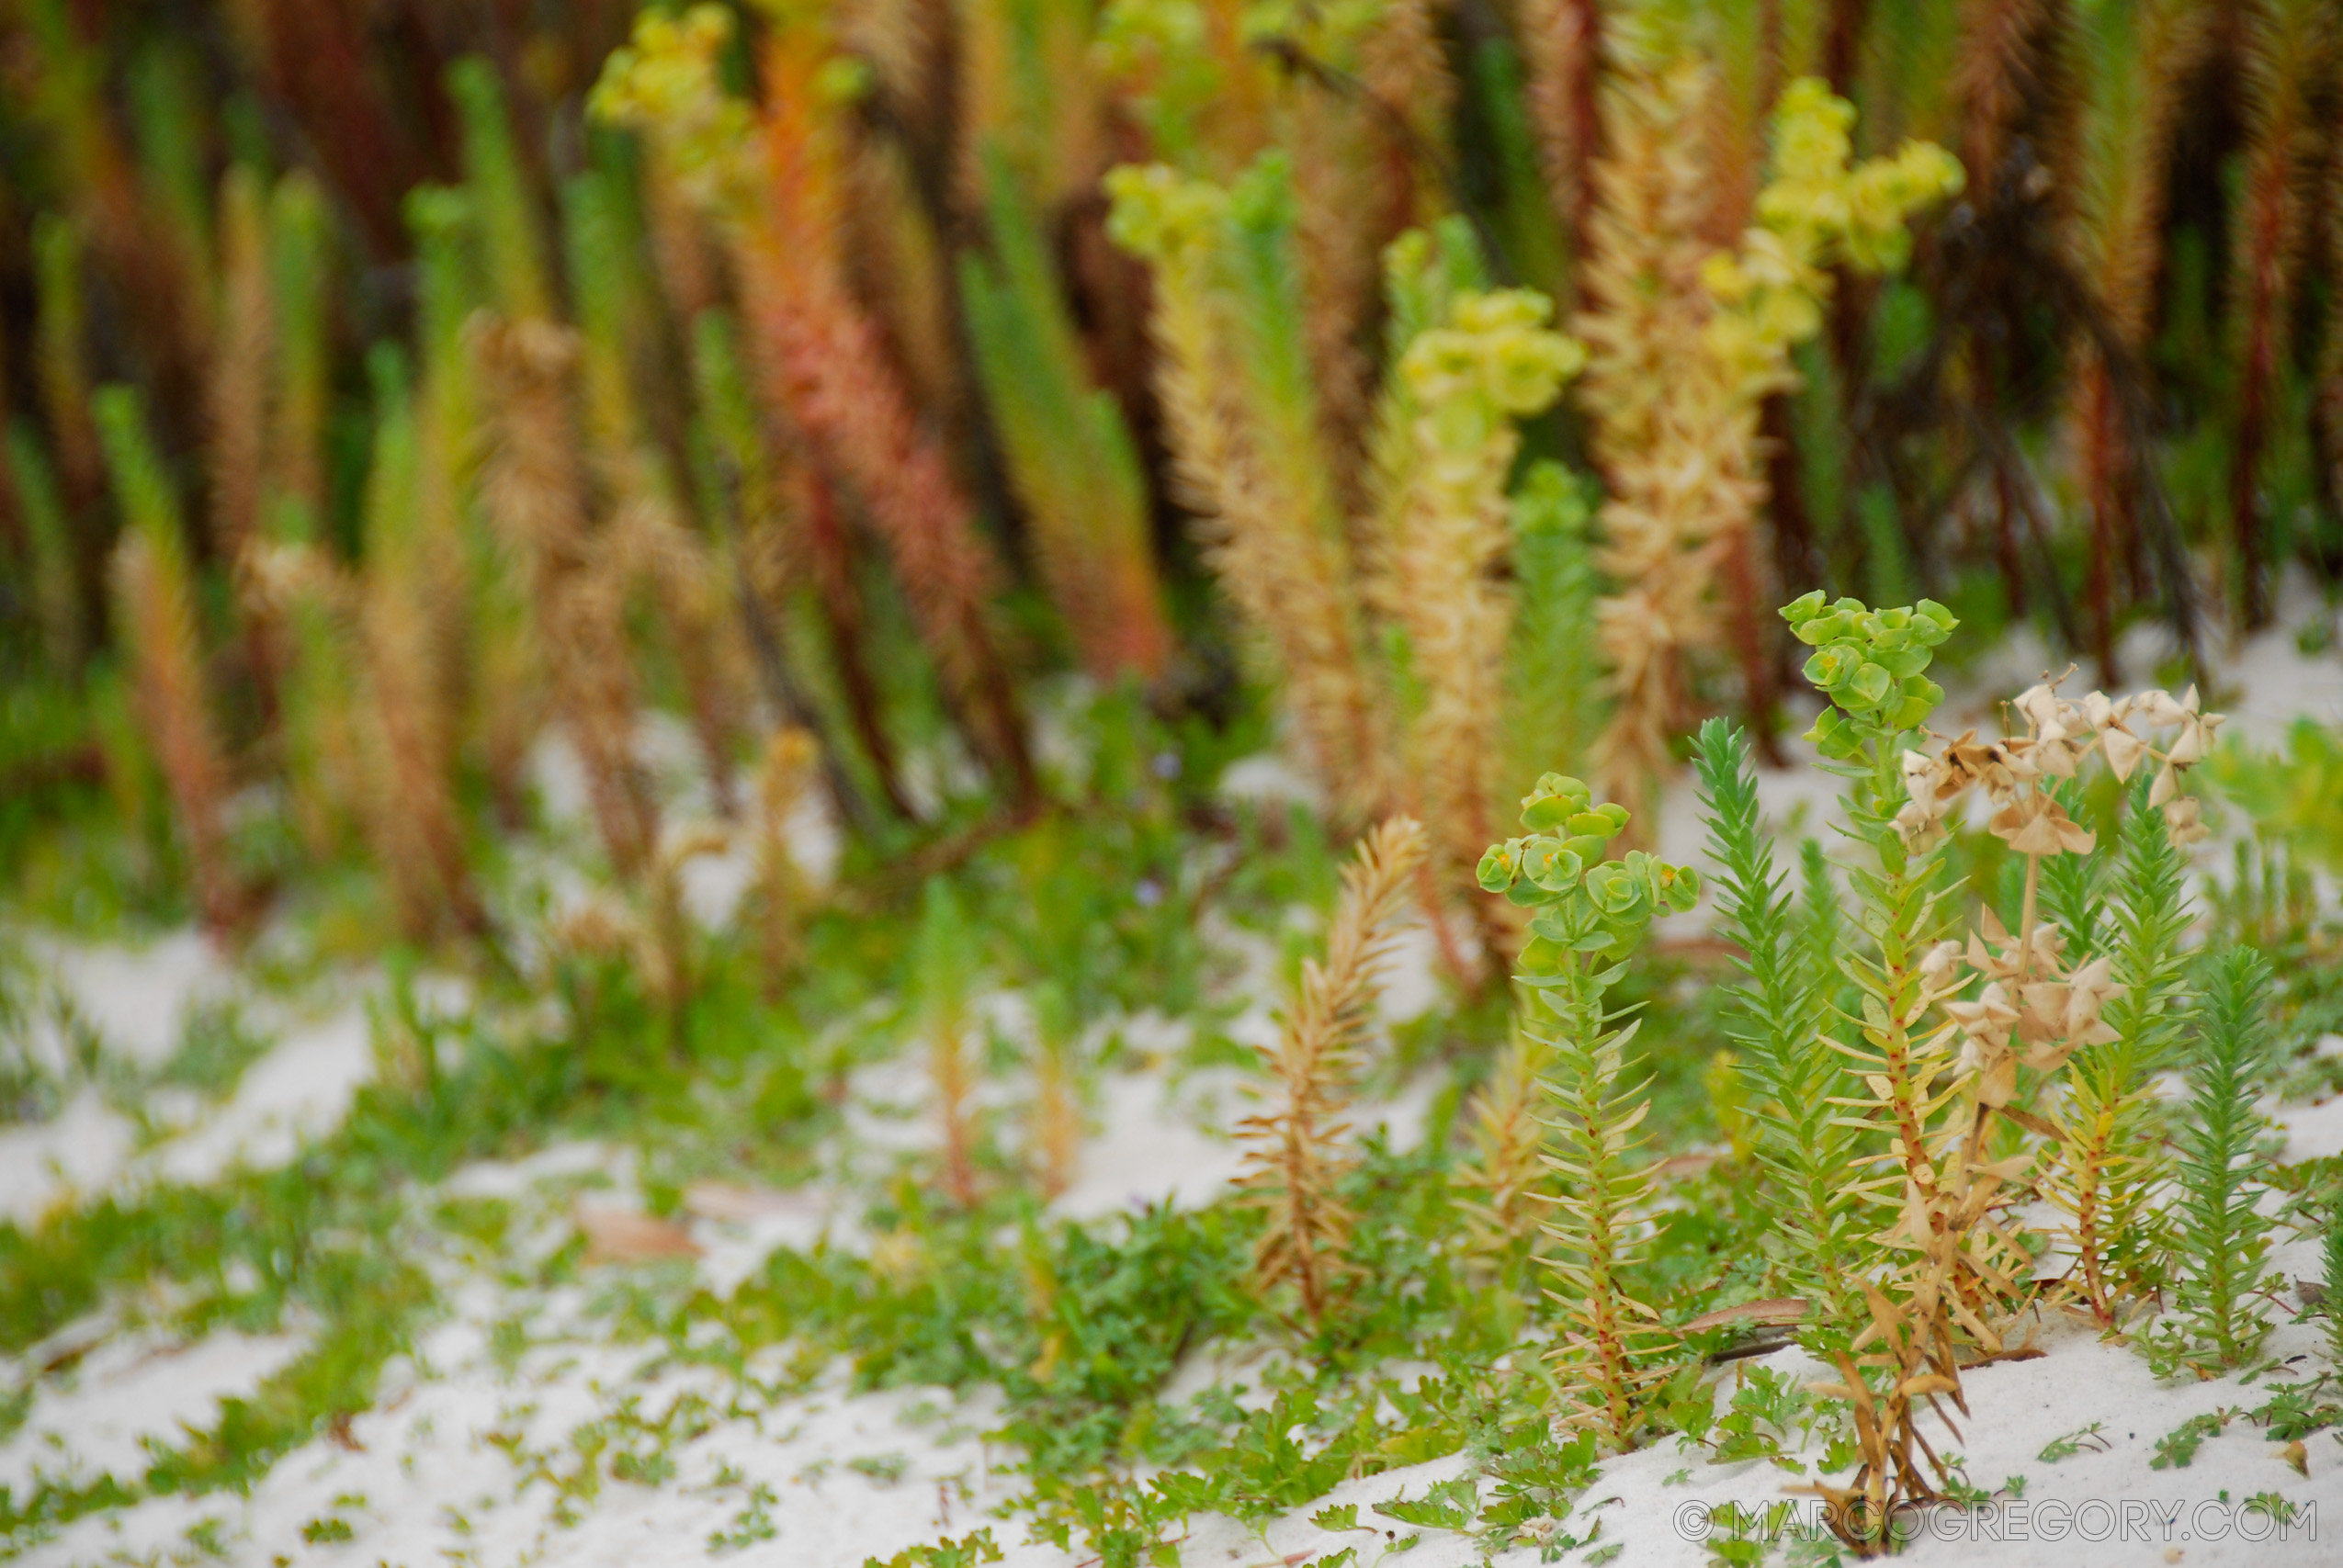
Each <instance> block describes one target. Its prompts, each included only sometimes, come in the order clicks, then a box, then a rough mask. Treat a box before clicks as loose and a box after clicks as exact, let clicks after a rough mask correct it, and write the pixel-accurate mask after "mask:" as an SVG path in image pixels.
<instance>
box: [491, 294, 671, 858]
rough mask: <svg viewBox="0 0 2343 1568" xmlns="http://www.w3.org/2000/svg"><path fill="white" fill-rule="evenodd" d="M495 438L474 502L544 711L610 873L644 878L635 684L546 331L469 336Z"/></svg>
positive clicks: (566, 363) (646, 808)
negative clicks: (545, 687) (544, 699)
mask: <svg viewBox="0 0 2343 1568" xmlns="http://www.w3.org/2000/svg"><path fill="white" fill-rule="evenodd" d="M473 344H474V348H475V351H476V352H477V354H478V355H479V356H480V364H481V371H482V374H483V377H484V379H485V381H486V385H487V389H488V392H489V400H490V403H491V406H492V417H493V423H494V427H495V444H494V446H492V449H491V451H490V453H489V456H488V460H487V465H486V468H485V471H484V474H483V478H482V481H481V494H482V498H483V500H484V501H485V502H486V504H487V508H488V513H489V517H490V520H491V521H492V524H493V525H494V526H495V528H496V530H497V534H498V536H499V540H500V542H501V544H502V545H503V547H504V549H505V550H506V551H508V552H510V553H511V555H512V556H513V557H514V558H515V561H516V562H517V564H518V565H519V567H520V569H521V572H522V575H523V576H524V577H525V578H526V581H527V584H528V592H529V599H530V604H529V613H530V616H531V622H532V624H533V626H534V627H535V629H536V633H537V640H538V645H539V647H540V649H541V650H542V657H543V660H544V664H545V669H546V672H547V676H548V679H549V682H550V685H551V688H552V700H553V705H554V707H555V710H556V711H557V712H558V714H559V715H560V718H561V720H562V723H563V726H564V728H566V730H567V731H568V735H569V739H570V743H571V744H572V746H573V747H575V748H576V749H577V753H578V759H579V761H580V763H581V764H582V765H583V769H584V772H585V777H586V787H587V791H588V794H589V795H590V796H591V798H592V800H593V805H594V819H595V822H596V824H597V825H598V826H599V828H600V829H601V833H602V840H603V844H604V847H605V848H606V850H607V851H608V852H609V854H610V860H611V863H612V864H613V865H614V866H615V867H616V868H617V870H618V872H619V874H621V875H623V876H627V877H628V878H632V877H634V876H635V875H636V874H639V873H640V872H642V871H643V870H645V869H646V868H647V866H648V864H649V861H650V857H651V850H652V847H653V846H654V845H655V844H656V843H657V841H658V837H659V813H658V807H657V805H656V803H655V802H654V801H653V799H652V798H651V785H650V782H649V780H648V779H646V778H645V777H644V776H643V773H642V770H641V768H640V765H639V763H638V762H637V761H636V759H635V755H634V747H633V739H634V720H635V680H634V669H633V664H632V661H631V660H630V658H629V655H628V647H627V638H626V628H625V625H624V612H625V592H624V587H623V584H622V583H620V582H618V581H615V580H614V576H613V574H612V573H610V572H608V571H606V570H600V569H599V568H598V563H597V551H596V549H595V545H594V531H593V525H592V520H591V518H590V516H589V514H588V512H587V502H586V491H585V474H584V470H583V463H582V460H581V457H580V450H579V443H578V431H577V421H576V412H575V410H574V408H573V406H572V403H573V398H574V389H573V386H572V378H573V376H574V372H575V368H576V364H577V345H576V340H575V338H574V337H573V336H572V334H571V333H569V332H567V331H566V330H565V329H563V328H560V327H558V326H555V325H553V324H552V323H550V322H548V321H498V320H495V319H493V318H487V317H483V318H481V320H480V321H478V322H477V323H476V325H475V327H474V328H473Z"/></svg>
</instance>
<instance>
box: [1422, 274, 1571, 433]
mask: <svg viewBox="0 0 2343 1568" xmlns="http://www.w3.org/2000/svg"><path fill="white" fill-rule="evenodd" d="M1553 314H1554V302H1553V301H1552V300H1550V299H1547V298H1546V297H1545V295H1543V294H1539V293H1536V292H1534V291H1533V290H1530V289H1526V288H1500V289H1496V290H1493V291H1490V292H1488V293H1479V294H1466V295H1464V296H1462V297H1460V298H1459V299H1457V300H1456V302H1455V305H1454V308H1453V309H1452V310H1450V311H1449V316H1448V323H1447V324H1446V325H1445V326H1440V327H1432V328H1430V329H1428V330H1427V331H1424V332H1421V333H1417V334H1416V338H1415V341H1414V342H1413V343H1411V344H1409V345H1408V350H1407V353H1406V354H1405V355H1402V356H1401V358H1400V361H1399V374H1400V376H1401V377H1402V378H1404V380H1405V381H1406V383H1407V388H1408V392H1409V396H1410V397H1411V398H1412V399H1413V400H1415V403H1416V405H1417V407H1419V408H1420V409H1422V410H1423V411H1425V415H1426V417H1428V418H1431V419H1432V420H1435V421H1437V422H1438V423H1439V426H1440V428H1439V435H1440V444H1441V445H1442V446H1445V447H1450V448H1460V447H1477V446H1479V445H1480V443H1481V442H1482V441H1484V440H1486V439H1487V437H1488V433H1489V431H1490V430H1492V429H1493V428H1495V427H1496V426H1497V425H1499V424H1500V423H1502V422H1504V421H1506V420H1508V419H1515V418H1520V417H1522V416H1525V415H1528V414H1534V413H1536V412H1539V411H1540V410H1542V409H1544V408H1545V406H1546V405H1547V404H1548V403H1551V402H1552V401H1553V400H1554V399H1555V397H1556V394H1557V393H1558V392H1560V391H1561V389H1562V383H1563V382H1564V381H1566V380H1568V379H1569V378H1571V377H1572V376H1575V375H1577V374H1578V373H1579V367H1581V366H1583V365H1585V364H1586V359H1587V351H1586V348H1585V345H1584V344H1580V343H1579V341H1578V340H1577V339H1576V338H1571V337H1566V336H1564V335H1563V334H1562V333H1557V332H1555V331H1553V330H1552V329H1551V328H1549V327H1548V326H1547V325H1546V324H1545V323H1546V321H1548V320H1549V319H1550V318H1551V317H1552V316H1553Z"/></svg>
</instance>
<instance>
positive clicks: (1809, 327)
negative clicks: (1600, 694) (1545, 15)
mask: <svg viewBox="0 0 2343 1568" xmlns="http://www.w3.org/2000/svg"><path fill="white" fill-rule="evenodd" d="M1718 90H1719V89H1718V86H1717V84H1716V82H1715V77H1714V73H1711V72H1710V71H1708V70H1707V69H1706V68H1705V67H1703V66H1700V65H1698V64H1696V63H1685V62H1680V63H1678V64H1676V65H1674V66H1672V67H1670V68H1667V69H1658V68H1654V67H1651V66H1648V65H1647V66H1643V67H1640V68H1636V69H1634V70H1630V71H1628V72H1626V73H1624V74H1623V76H1622V78H1621V79H1620V80H1619V81H1618V82H1617V83H1616V85H1613V88H1612V89H1611V91H1610V94H1609V96H1608V97H1607V99H1606V103H1605V119H1606V122H1607V124H1608V128H1609V130H1610V141H1611V142H1612V143H1613V148H1612V152H1611V153H1610V154H1609V156H1608V157H1607V158H1606V159H1605V160H1604V162H1603V164H1602V165H1601V167H1600V168H1599V170H1598V174H1597V191H1598V193H1599V196H1600V206H1599V207H1598V209H1597V210H1596V213H1595V217H1594V222H1593V225H1592V228H1593V233H1594V236H1595V240H1596V250H1595V256H1594V258H1593V260H1592V261H1591V262H1590V265H1589V267H1588V270H1587V274H1586V278H1587V285H1588V290H1587V292H1588V299H1589V303H1590V307H1591V309H1590V310H1589V311H1588V313H1587V314H1586V315H1585V316H1584V317H1583V318H1582V319H1581V321H1580V322H1579V332H1580V333H1581V334H1582V335H1584V336H1585V337H1586V338H1587V340H1588V342H1589V344H1590V345H1591V348H1592V350H1593V355H1592V363H1591V365H1590V374H1589V377H1588V378H1587V384H1586V396H1587V400H1588V403H1589V405H1590V408H1591V410H1592V412H1594V413H1595V415H1596V418H1597V431H1596V455H1597V457H1598V459H1599V461H1601V462H1602V465H1603V467H1604V468H1605V470H1606V473H1607V475H1608V477H1609V478H1610V479H1611V481H1612V499H1611V502H1610V504H1609V506H1608V507H1607V508H1606V509H1605V513H1604V521H1605V525H1606V527H1607V528H1608V531H1609V534H1610V539H1609V542H1608V545H1607V547H1606V550H1605V555H1604V559H1603V563H1602V564H1603V565H1604V568H1605V570H1608V571H1609V572H1610V573H1611V575H1612V576H1613V578H1614V579H1616V580H1617V581H1618V583H1619V588H1618V591H1617V592H1615V593H1614V594H1613V596H1612V597H1611V598H1610V599H1608V600H1606V601H1605V603H1604V604H1603V605H1602V611H1601V621H1600V626H1601V636H1602V641H1603V647H1604V650H1605V652H1606V653H1607V654H1608V655H1609V656H1610V660H1611V664H1612V671H1613V673H1612V683H1613V692H1614V694H1615V695H1616V696H1617V698H1618V705H1617V708H1616V710H1615V712H1614V715H1613V722H1612V727H1611V728H1610V730H1609V731H1608V732H1607V733H1606V735H1605V737H1604V739H1603V742H1602V769H1603V774H1604V777H1605V778H1606V780H1608V781H1609V783H1610V784H1611V785H1612V787H1613V789H1614V790H1625V789H1630V788H1636V789H1640V788H1642V787H1644V786H1643V783H1642V781H1644V780H1646V779H1647V778H1649V777H1650V776H1651V775H1652V774H1653V773H1655V772H1656V771H1657V770H1658V768H1659V767H1660V766H1661V765H1662V764H1663V763H1664V761H1665V760H1666V755H1665V745H1666V739H1667V736H1668V732H1669V729H1670V726H1671V725H1672V724H1673V723H1674V722H1675V720H1676V717H1677V716H1678V713H1679V710H1680V709H1681V707H1682V705H1683V704H1684V700H1685V694H1686V689H1687V680H1688V671H1686V669H1685V667H1684V666H1685V661H1686V660H1687V659H1689V658H1690V657H1692V655H1693V654H1695V653H1697V652H1698V651H1699V650H1700V649H1703V648H1705V647H1707V646H1710V645H1713V644H1715V642H1717V641H1718V640H1719V639H1720V637H1729V639H1730V641H1731V642H1732V644H1733V645H1734V648H1735V650H1736V652H1737V656H1738V658H1739V660H1740V662H1741V664H1742V667H1743V673H1744V679H1745V680H1746V681H1747V682H1748V684H1749V692H1750V695H1751V701H1752V706H1753V707H1755V708H1757V709H1760V710H1762V708H1763V707H1764V705H1765V703H1764V696H1765V693H1766V690H1767V681H1768V676H1767V672H1766V667H1765V658H1766V655H1765V649H1764V638H1763V637H1762V635H1761V629H1760V626H1759V624H1758V621H1757V618H1756V614H1755V610H1754V607H1753V606H1752V605H1751V604H1747V603H1744V602H1738V601H1737V602H1734V603H1728V604H1725V605H1724V606H1722V611H1723V614H1722V615H1720V614H1719V608H1720V607H1719V606H1716V605H1715V604H1711V603H1710V590H1711V585H1712V583H1713V582H1715V581H1716V580H1718V578H1719V577H1720V575H1722V576H1725V577H1726V578H1728V579H1729V580H1730V581H1734V582H1736V583H1738V584H1741V585H1743V587H1742V589H1741V590H1740V598H1741V600H1746V597H1747V592H1746V587H1747V585H1748V584H1749V583H1752V582H1753V581H1755V579H1754V577H1753V575H1752V572H1751V570H1750V563H1749V558H1748V556H1747V553H1746V551H1747V540H1748V536H1749V531H1750V529H1751V528H1752V526H1753V525H1754V521H1755V517H1756V513H1757V510H1758V508H1759V507H1760V505H1761V504H1762V503H1763V502H1764V500H1765V497H1766V481H1765V478H1764V476H1763V473H1762V471H1761V469H1760V464H1759V451H1760V447H1759V441H1758V415H1759V409H1760V404H1761V402H1762V401H1763V400H1764V399H1765V398H1766V397H1767V396H1768V395H1769V394H1771V393H1773V392H1776V391H1779V390H1782V389H1786V388H1789V387H1791V386H1794V385H1795V383H1796V376H1795V374H1794V371H1793V369H1792V367H1791V365H1790V357H1789V355H1790V351H1791V349H1792V348H1793V347H1794V345H1795V344H1798V343H1800V342H1803V341H1805V339H1808V338H1810V337H1812V336H1813V335H1814V334H1815V333H1816V332H1817V330H1819V328H1820V326H1821V323H1822V312H1823V306H1824V305H1825V304H1826V303H1827V302H1828V299H1829V293H1830V276H1831V274H1830V271H1829V269H1830V268H1832V267H1834V266H1845V267H1848V268H1851V269H1853V270H1857V271H1878V270H1882V269H1884V268H1886V267H1889V266H1893V265H1900V264H1901V262H1902V261H1903V259H1904V255H1905V247H1906V246H1907V243H1908V241H1907V237H1906V231H1905V230H1906V224H1907V221H1908V220H1909V219H1910V218H1911V216H1912V214H1913V213H1914V212H1916V211H1917V210H1919V209H1920V208H1922V207H1924V206H1926V205H1927V204H1928V203H1930V202H1931V201H1934V200H1936V199H1938V198H1939V197H1942V196H1944V195H1946V194H1948V193H1950V192H1951V191H1952V190H1955V189H1957V188H1958V187H1959V184H1960V164H1958V163H1957V162H1956V161H1954V160H1953V159H1952V156H1951V155H1950V154H1949V153H1946V152H1944V151H1943V150H1942V149H1941V148H1936V147H1933V146H1929V145H1927V144H1915V145H1913V146H1909V147H1907V148H1906V149H1905V150H1904V151H1903V152H1900V153H1898V154H1897V155H1896V156H1895V157H1894V158H1892V159H1873V160H1870V161H1868V162H1866V163H1864V164H1861V165H1857V166H1852V167H1851V166H1850V163H1849V159H1850V156H1851V141H1850V138H1849V134H1848V131H1849V127H1850V126H1851V123H1852V119H1853V116H1854V110H1853V108H1852V107H1851V106H1849V105H1848V104H1847V103H1846V102H1845V101H1844V100H1842V99H1839V98H1838V97H1836V96H1833V95H1832V94H1831V93H1830V92H1829V90H1828V88H1827V87H1825V86H1824V85H1822V84H1821V83H1820V82H1818V81H1815V80H1813V79H1811V78H1800V79H1799V80H1797V81H1794V82H1793V83H1791V84H1790V85H1788V86H1787V87H1785V88H1784V89H1783V94H1782V96H1781V99H1780V101H1779V103H1778V104H1777V106H1776V108H1775V112H1774V120H1773V137H1772V146H1773V175H1772V179H1771V183H1770V184H1769V185H1768V186H1766V188H1765V189H1764V191H1763V192H1761V193H1760V196H1759V197H1758V200H1757V203H1756V209H1757V217H1758V222H1757V224H1756V225H1755V226H1753V227H1751V228H1750V229H1749V231H1747V232H1746V233H1745V234H1744V235H1743V237H1742V238H1741V240H1740V242H1739V243H1738V244H1737V246H1735V247H1732V248H1729V249H1726V248H1718V247H1715V246H1714V245H1712V244H1710V243H1707V241H1706V240H1705V239H1704V237H1703V231H1704V229H1705V227H1706V226H1707V224H1708V222H1709V221H1710V217H1709V215H1710V210H1711V209H1710V207H1709V204H1708V201H1707V196H1708V190H1707V182H1706V180H1705V179H1704V177H1703V176H1704V175H1705V173H1706V171H1704V170H1703V168H1702V166H1701V161H1700V158H1699V156H1698V154H1697V153H1695V152H1688V151H1686V148H1687V147H1688V146H1691V145H1695V144H1697V142H1698V141H1699V139H1700V133H1699V132H1698V131H1697V130H1694V129H1693V128H1694V127H1696V126H1699V125H1701V124H1703V123H1704V117H1705V116H1706V115H1707V114H1708V113H1709V112H1710V110H1711V106H1712V105H1713V102H1714V99H1715V95H1716V93H1717V92H1718ZM1692 468H1697V469H1698V470H1699V471H1700V472H1702V473H1703V475H1704V476H1706V478H1705V479H1704V481H1703V482H1702V483H1699V484H1686V483H1683V482H1682V481H1681V478H1680V476H1681V474H1683V473H1684V472H1686V471H1688V470H1691V469H1692Z"/></svg>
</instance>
